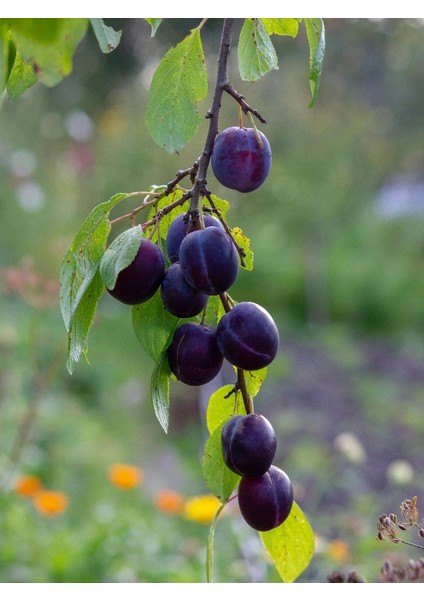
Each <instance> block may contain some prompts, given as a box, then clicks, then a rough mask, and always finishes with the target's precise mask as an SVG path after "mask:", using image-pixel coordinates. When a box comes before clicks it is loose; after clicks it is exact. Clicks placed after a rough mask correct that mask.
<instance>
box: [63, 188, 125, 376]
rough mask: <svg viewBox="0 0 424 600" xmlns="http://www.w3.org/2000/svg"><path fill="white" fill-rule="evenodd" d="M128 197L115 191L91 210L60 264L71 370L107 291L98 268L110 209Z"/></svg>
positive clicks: (79, 355)
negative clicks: (96, 309)
mask: <svg viewBox="0 0 424 600" xmlns="http://www.w3.org/2000/svg"><path fill="white" fill-rule="evenodd" d="M126 197H127V194H115V196H113V197H112V198H110V200H108V201H107V202H103V203H102V204H99V205H98V206H96V207H95V208H94V209H93V210H92V211H91V212H90V214H89V215H88V217H87V218H86V219H85V220H84V222H83V224H82V226H81V227H80V229H79V230H78V232H77V234H76V235H75V238H74V240H73V242H72V244H71V246H70V248H69V250H68V252H67V253H66V254H65V256H64V258H63V260H62V262H61V265H60V273H59V280H60V310H61V313H62V318H63V321H64V324H65V327H66V331H67V332H68V362H67V366H68V370H69V372H70V373H72V372H73V369H74V367H75V365H76V364H77V363H78V361H79V360H80V357H81V355H82V354H86V349H87V339H88V334H89V331H90V328H91V324H92V319H93V316H94V311H95V308H96V306H97V302H98V300H99V298H100V296H101V294H102V293H103V290H104V285H103V283H102V281H101V279H100V275H99V273H98V268H99V264H100V260H101V257H102V256H103V253H104V251H105V247H106V240H107V236H108V234H109V231H110V223H109V219H108V216H109V212H110V211H111V209H112V208H113V207H114V206H115V205H116V204H117V203H118V202H120V201H121V200H122V199H123V198H126Z"/></svg>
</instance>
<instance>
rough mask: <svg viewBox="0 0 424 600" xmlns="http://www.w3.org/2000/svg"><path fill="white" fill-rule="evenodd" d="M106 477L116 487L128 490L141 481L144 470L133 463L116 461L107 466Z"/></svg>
mask: <svg viewBox="0 0 424 600" xmlns="http://www.w3.org/2000/svg"><path fill="white" fill-rule="evenodd" d="M108 477H109V480H110V481H111V483H113V485H115V486H116V487H118V488H121V489H122V490H130V489H132V488H135V487H137V486H138V485H140V483H141V482H142V481H143V479H144V471H143V469H140V467H136V466H134V465H124V464H121V463H117V464H115V465H112V466H111V467H110V468H109V471H108Z"/></svg>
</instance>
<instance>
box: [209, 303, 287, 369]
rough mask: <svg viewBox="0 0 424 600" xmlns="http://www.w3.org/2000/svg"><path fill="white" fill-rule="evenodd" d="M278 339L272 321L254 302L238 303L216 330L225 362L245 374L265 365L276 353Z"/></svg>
mask: <svg viewBox="0 0 424 600" xmlns="http://www.w3.org/2000/svg"><path fill="white" fill-rule="evenodd" d="M279 339H280V336H279V332H278V328H277V325H276V323H275V321H274V319H273V318H272V316H271V315H270V314H269V312H268V311H266V310H265V309H264V308H263V307H262V306H260V305H259V304H256V303H255V302H240V303H239V304H237V305H236V306H234V307H233V308H232V309H231V310H230V311H229V312H227V313H226V314H225V315H224V316H223V317H222V318H221V320H220V321H219V323H218V327H217V342H218V347H219V349H220V351H221V352H222V354H223V355H224V357H225V358H226V359H227V360H228V362H230V363H231V364H232V365H234V366H236V367H239V368H240V369H244V370H246V371H255V370H257V369H262V368H264V367H266V366H268V365H269V364H270V363H271V362H272V361H273V360H274V358H275V356H276V354H277V352H278V347H279Z"/></svg>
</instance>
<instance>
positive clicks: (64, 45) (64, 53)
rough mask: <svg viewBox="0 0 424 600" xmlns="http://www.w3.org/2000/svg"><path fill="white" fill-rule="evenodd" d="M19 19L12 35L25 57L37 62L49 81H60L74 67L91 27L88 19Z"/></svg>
mask: <svg viewBox="0 0 424 600" xmlns="http://www.w3.org/2000/svg"><path fill="white" fill-rule="evenodd" d="M19 21H20V19H11V22H13V23H12V28H11V35H12V39H13V41H14V43H15V44H16V47H17V50H18V52H19V54H20V55H21V57H22V60H23V61H24V62H26V63H30V64H32V65H33V68H34V71H35V72H36V74H37V76H38V77H39V79H40V80H41V81H42V82H43V83H44V84H45V85H48V86H54V85H56V84H58V83H59V82H60V81H61V80H62V79H63V78H64V77H66V76H67V75H69V74H70V73H71V71H72V60H73V56H74V53H75V50H76V48H77V46H78V44H79V42H80V41H81V40H82V38H83V37H84V35H85V33H86V31H87V26H88V19H24V21H26V22H27V21H32V23H25V24H20V23H19ZM50 21H54V23H50ZM23 25H25V26H23ZM37 28H39V32H38V31H37ZM40 32H41V33H40ZM42 32H44V33H46V34H48V36H47V37H46V36H45V35H44V33H42Z"/></svg>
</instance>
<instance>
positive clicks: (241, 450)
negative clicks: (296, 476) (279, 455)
mask: <svg viewBox="0 0 424 600" xmlns="http://www.w3.org/2000/svg"><path fill="white" fill-rule="evenodd" d="M221 443H222V453H223V458H224V462H225V464H226V465H227V467H228V468H229V469H231V470H232V471H234V472H235V473H238V474H239V475H245V476H247V477H256V476H258V475H263V474H264V473H266V471H268V469H269V468H270V466H271V465H272V461H273V460H274V456H275V451H276V448H277V437H276V435H275V431H274V428H273V427H272V425H271V423H270V422H269V421H268V419H266V418H265V417H264V416H263V415H259V414H256V413H249V414H248V415H235V416H234V417H232V418H231V419H230V420H229V421H227V422H226V424H225V425H224V427H223V428H222V432H221Z"/></svg>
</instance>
